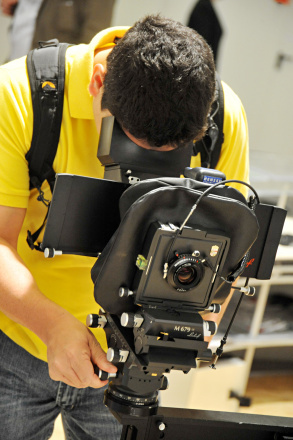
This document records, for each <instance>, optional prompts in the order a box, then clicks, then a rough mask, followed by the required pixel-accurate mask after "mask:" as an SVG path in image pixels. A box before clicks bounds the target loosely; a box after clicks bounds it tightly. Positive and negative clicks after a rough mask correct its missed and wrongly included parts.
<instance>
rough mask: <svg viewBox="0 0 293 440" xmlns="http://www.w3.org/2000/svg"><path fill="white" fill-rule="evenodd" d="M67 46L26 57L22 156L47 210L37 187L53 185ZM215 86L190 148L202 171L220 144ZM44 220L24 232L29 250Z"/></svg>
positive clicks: (44, 46)
mask: <svg viewBox="0 0 293 440" xmlns="http://www.w3.org/2000/svg"><path fill="white" fill-rule="evenodd" d="M68 46H69V44H67V43H59V41H58V40H56V39H54V40H49V41H43V42H39V47H38V48H37V49H33V50H32V51H30V52H29V54H28V56H27V70H28V76H29V81H30V87H31V95H32V104H33V113H34V120H33V136H32V143H31V147H30V149H29V151H28V152H27V154H26V159H27V161H28V167H29V177H30V188H31V189H33V188H36V189H37V190H38V192H39V195H38V200H39V201H41V202H42V203H44V204H45V205H46V206H47V207H48V208H49V204H50V202H49V200H46V199H45V198H44V192H43V191H42V189H41V187H42V184H43V182H44V181H45V180H47V181H48V183H49V185H50V188H51V191H53V187H54V182H55V172H54V170H53V161H54V158H55V155H56V152H57V147H58V143H59V137H60V129H61V121H62V112H63V96H64V83H65V52H66V49H67V48H68ZM216 85H217V87H216V91H217V95H216V100H215V102H214V104H213V107H212V111H211V115H210V116H209V121H208V122H209V126H208V130H207V134H206V136H205V137H204V138H203V140H201V141H200V142H196V143H195V144H194V155H195V156H196V155H197V154H198V153H199V152H200V153H201V165H202V166H203V167H205V168H215V167H216V165H217V162H218V160H219V156H220V152H221V146H222V143H223V140H224V135H223V121H224V97H223V90H222V86H221V81H220V78H219V76H218V75H217V81H216ZM47 214H48V213H47ZM46 220H47V215H46V217H45V219H44V222H43V224H42V225H41V226H40V228H39V229H38V230H37V231H36V232H34V233H31V232H30V231H28V234H27V242H28V244H29V246H30V248H31V249H37V250H41V249H40V247H39V245H38V244H35V242H36V240H37V239H38V236H39V235H40V233H41V231H42V229H43V228H44V226H45V223H46Z"/></svg>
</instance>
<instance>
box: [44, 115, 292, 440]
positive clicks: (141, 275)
mask: <svg viewBox="0 0 293 440" xmlns="http://www.w3.org/2000/svg"><path fill="white" fill-rule="evenodd" d="M122 145H123V147H122ZM191 154H192V146H186V148H183V149H180V150H178V151H176V150H174V151H170V152H162V153H160V152H157V151H149V150H148V151H146V150H144V149H142V148H140V147H138V146H136V145H135V144H133V143H132V142H131V141H130V140H129V139H128V138H127V137H126V136H125V135H124V133H123V132H122V130H121V129H120V127H119V125H118V124H117V123H116V121H114V118H106V119H105V120H104V122H103V126H102V133H101V137H100V145H99V150H98V157H99V159H100V161H101V163H102V164H103V165H104V166H105V179H106V180H102V181H99V179H87V178H81V177H80V176H72V175H70V176H62V175H61V176H57V181H56V185H55V188H54V193H53V200H52V204H51V208H50V211H49V216H48V224H47V227H46V231H45V235H44V240H43V243H42V247H43V249H44V251H45V254H46V255H47V256H53V255H54V254H56V253H59V254H60V253H73V254H74V253H76V254H83V255H91V256H93V255H98V254H99V258H98V260H97V261H96V263H95V265H94V266H93V269H92V274H91V275H92V280H93V282H94V285H95V287H94V295H95V299H96V301H97V303H98V304H99V305H100V306H101V309H100V312H99V313H98V314H92V315H89V316H88V320H87V325H88V326H89V327H101V328H104V330H105V333H106V336H107V342H108V347H109V348H108V352H107V358H108V360H109V361H110V362H113V363H114V364H115V365H116V366H117V369H118V371H117V373H116V374H115V375H109V374H108V373H105V372H103V371H97V373H98V374H99V376H100V377H101V378H102V379H109V386H108V389H107V391H106V393H105V404H106V405H107V406H108V407H109V409H110V410H111V411H112V412H113V414H114V415H115V417H116V418H117V419H118V420H119V421H120V422H121V423H123V425H127V423H129V422H128V419H127V418H128V417H130V418H133V417H134V418H135V419H136V421H137V420H138V419H141V418H146V417H152V415H155V414H157V411H158V400H159V391H160V390H164V389H166V388H167V386H168V380H167V375H168V373H170V372H171V371H172V370H180V371H182V372H183V373H185V374H186V373H188V372H189V371H190V369H191V368H196V366H197V361H203V362H208V363H210V364H212V362H214V355H213V353H212V352H211V350H210V349H209V348H208V342H206V341H205V337H206V336H211V335H213V334H215V333H216V330H217V328H216V324H215V323H214V322H213V321H207V320H204V315H205V313H207V312H213V313H219V312H220V310H221V304H222V303H223V302H224V301H225V299H226V298H227V296H228V294H229V292H230V289H231V287H232V283H233V282H234V281H235V280H236V278H237V277H238V276H240V275H242V276H247V277H252V278H253V277H255V278H261V279H268V278H270V275H271V271H272V267H273V264H274V259H275V255H276V251H277V246H278V244H279V240H280V236H281V231H282V226H283V223H284V220H285V215H286V213H285V211H284V210H282V209H279V208H275V207H273V206H268V205H262V204H260V203H259V199H258V196H257V194H256V193H255V191H254V189H253V188H251V187H250V188H251V190H252V195H251V196H250V198H249V202H247V201H246V199H245V198H244V197H243V195H242V194H241V193H240V192H239V191H237V190H236V189H234V188H232V187H231V186H228V185H227V184H226V183H229V181H225V180H224V179H225V176H224V175H222V173H218V172H216V171H214V170H206V169H194V170H193V169H190V168H189V164H190V156H191ZM183 171H184V176H185V177H184V178H180V177H179V176H180V175H181V174H182V172H183ZM174 176H178V177H174ZM58 180H59V183H60V184H59V185H58ZM62 182H63V184H61V183H62ZM248 186H249V185H248ZM101 188H102V189H103V191H101ZM97 201H98V202H97ZM118 202H119V212H120V219H121V220H120V221H118V219H117V221H116V217H118ZM97 203H98V208H97V210H95V206H96V205H97ZM101 204H102V205H103V206H102V207H101ZM114 205H115V206H114ZM116 205H117V207H116ZM63 206H67V207H68V209H67V211H66V212H65V211H64V209H63V208H62V207H63ZM113 206H114V207H115V210H114V211H113ZM81 207H82V211H83V217H84V222H83V221H81ZM61 209H62V213H63V214H62V216H63V217H62V219H61V220H59V219H58V218H59V217H60V215H59V217H58V213H60V211H61ZM107 210H108V211H109V210H111V213H112V215H109V216H108V217H107ZM100 212H103V216H101V214H100ZM113 213H114V214H113ZM113 217H114V219H115V221H114V222H113ZM88 219H91V221H90V222H89V221H88ZM108 219H109V220H111V227H109V222H108ZM115 222H116V223H115ZM60 223H61V224H60ZM98 226H102V228H103V230H99V229H101V228H99V227H98ZM64 236H66V239H65V240H64ZM268 249H269V252H268ZM248 263H249V264H248ZM251 292H252V289H251V288H249V287H245V288H243V289H242V293H243V294H245V293H246V294H251ZM180 414H181V413H180ZM172 417H174V415H172ZM180 417H182V419H183V418H184V417H186V414H185V415H184V414H183V413H182V414H181V416H180ZM194 417H195V416H194V414H193V415H192V419H194ZM125 418H126V419H125ZM125 420H126V421H125ZM158 421H159V418H158V419H156V423H158ZM188 423H190V421H189V422H188ZM200 423H202V422H200ZM134 425H136V422H135V423H133V420H132V421H131V426H132V427H133V426H134ZM238 425H239V424H238ZM238 425H237V426H238ZM143 426H145V425H143ZM131 429H132V428H131ZM131 429H130V430H127V429H126V428H125V430H124V436H122V438H124V439H138V438H139V439H140V438H141V439H142V438H143V439H144V438H152V439H153V438H164V434H163V433H161V434H160V435H159V434H158V430H157V428H155V427H154V430H156V431H154V432H156V434H155V435H156V437H154V436H153V437H151V434H150V435H149V436H147V434H146V437H144V436H140V437H139V436H136V435H135V433H134V431H133V432H132V434H133V435H132V434H131ZM142 429H144V428H143V427H142ZM150 432H151V431H150ZM153 435H154V434H153ZM158 435H159V436H158ZM169 435H170V432H169ZM167 438H170V439H171V438H173V437H171V436H169V437H167ZM174 438H176V439H177V438H179V437H174ZM180 438H184V437H180ZM200 438H203V437H200ZM204 438H207V439H209V438H214V436H213V437H206V436H204ZM225 438H226V437H225ZM251 438H254V437H251ZM257 438H269V437H261V436H259V437H257Z"/></svg>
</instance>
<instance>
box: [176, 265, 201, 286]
mask: <svg viewBox="0 0 293 440" xmlns="http://www.w3.org/2000/svg"><path fill="white" fill-rule="evenodd" d="M176 275H177V279H178V281H179V283H181V284H190V283H192V282H193V281H194V279H195V277H196V275H197V274H196V270H195V268H194V267H192V266H183V267H180V268H179V270H178V271H177V273H176Z"/></svg>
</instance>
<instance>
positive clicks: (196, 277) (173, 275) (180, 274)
mask: <svg viewBox="0 0 293 440" xmlns="http://www.w3.org/2000/svg"><path fill="white" fill-rule="evenodd" d="M204 270H205V269H204V265H203V263H202V260H201V259H200V258H197V257H194V256H193V255H191V254H182V255H179V256H178V257H177V258H176V260H174V261H173V262H172V263H171V264H170V266H169V270H168V274H167V281H168V283H169V284H170V285H171V286H172V287H175V289H176V290H179V291H186V290H190V289H193V288H194V287H196V286H197V285H198V284H199V283H200V281H201V280H202V278H203V276H204Z"/></svg>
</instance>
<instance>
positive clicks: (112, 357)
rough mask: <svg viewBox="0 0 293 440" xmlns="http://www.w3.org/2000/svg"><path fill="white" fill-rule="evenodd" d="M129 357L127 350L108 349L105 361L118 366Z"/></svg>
mask: <svg viewBox="0 0 293 440" xmlns="http://www.w3.org/2000/svg"><path fill="white" fill-rule="evenodd" d="M128 355H129V351H127V350H118V349H117V348H111V347H110V348H108V351H107V360H108V361H109V362H113V364H118V363H119V362H122V363H124V362H126V361H127V358H128Z"/></svg>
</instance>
